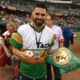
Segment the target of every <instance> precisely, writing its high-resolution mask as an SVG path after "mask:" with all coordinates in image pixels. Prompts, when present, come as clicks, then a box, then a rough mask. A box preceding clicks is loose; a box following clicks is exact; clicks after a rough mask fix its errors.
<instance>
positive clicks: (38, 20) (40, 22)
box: [33, 19, 45, 27]
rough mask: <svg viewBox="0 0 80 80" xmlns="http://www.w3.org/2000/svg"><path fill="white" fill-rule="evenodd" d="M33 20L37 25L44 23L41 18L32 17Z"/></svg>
mask: <svg viewBox="0 0 80 80" xmlns="http://www.w3.org/2000/svg"><path fill="white" fill-rule="evenodd" d="M33 21H34V23H35V24H36V26H38V27H40V26H43V24H44V23H45V21H44V20H42V19H33Z"/></svg>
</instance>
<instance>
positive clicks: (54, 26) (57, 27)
mask: <svg viewBox="0 0 80 80" xmlns="http://www.w3.org/2000/svg"><path fill="white" fill-rule="evenodd" d="M53 28H56V29H61V27H60V26H57V25H53Z"/></svg>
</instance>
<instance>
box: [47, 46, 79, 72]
mask: <svg viewBox="0 0 80 80" xmlns="http://www.w3.org/2000/svg"><path fill="white" fill-rule="evenodd" d="M47 61H48V62H49V63H50V64H52V65H54V66H56V67H59V68H61V71H62V72H61V73H66V72H68V71H72V70H75V69H77V68H78V67H80V59H79V58H78V57H76V56H75V54H74V53H73V52H72V51H71V50H69V49H68V48H65V47H61V48H58V49H56V50H55V51H54V52H52V53H51V55H49V56H48V57H47Z"/></svg>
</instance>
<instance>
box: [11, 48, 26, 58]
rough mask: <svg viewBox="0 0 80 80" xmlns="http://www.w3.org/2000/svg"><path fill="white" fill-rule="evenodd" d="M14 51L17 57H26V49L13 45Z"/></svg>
mask: <svg viewBox="0 0 80 80" xmlns="http://www.w3.org/2000/svg"><path fill="white" fill-rule="evenodd" d="M12 52H13V54H14V55H16V56H17V57H19V58H20V59H21V60H24V59H26V57H27V56H26V51H21V50H19V49H17V48H15V47H12Z"/></svg>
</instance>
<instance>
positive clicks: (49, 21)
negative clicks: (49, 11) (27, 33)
mask: <svg viewBox="0 0 80 80" xmlns="http://www.w3.org/2000/svg"><path fill="white" fill-rule="evenodd" d="M45 23H46V25H47V26H48V27H51V26H52V24H53V19H52V18H51V16H49V15H48V16H47V18H46V22H45Z"/></svg>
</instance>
